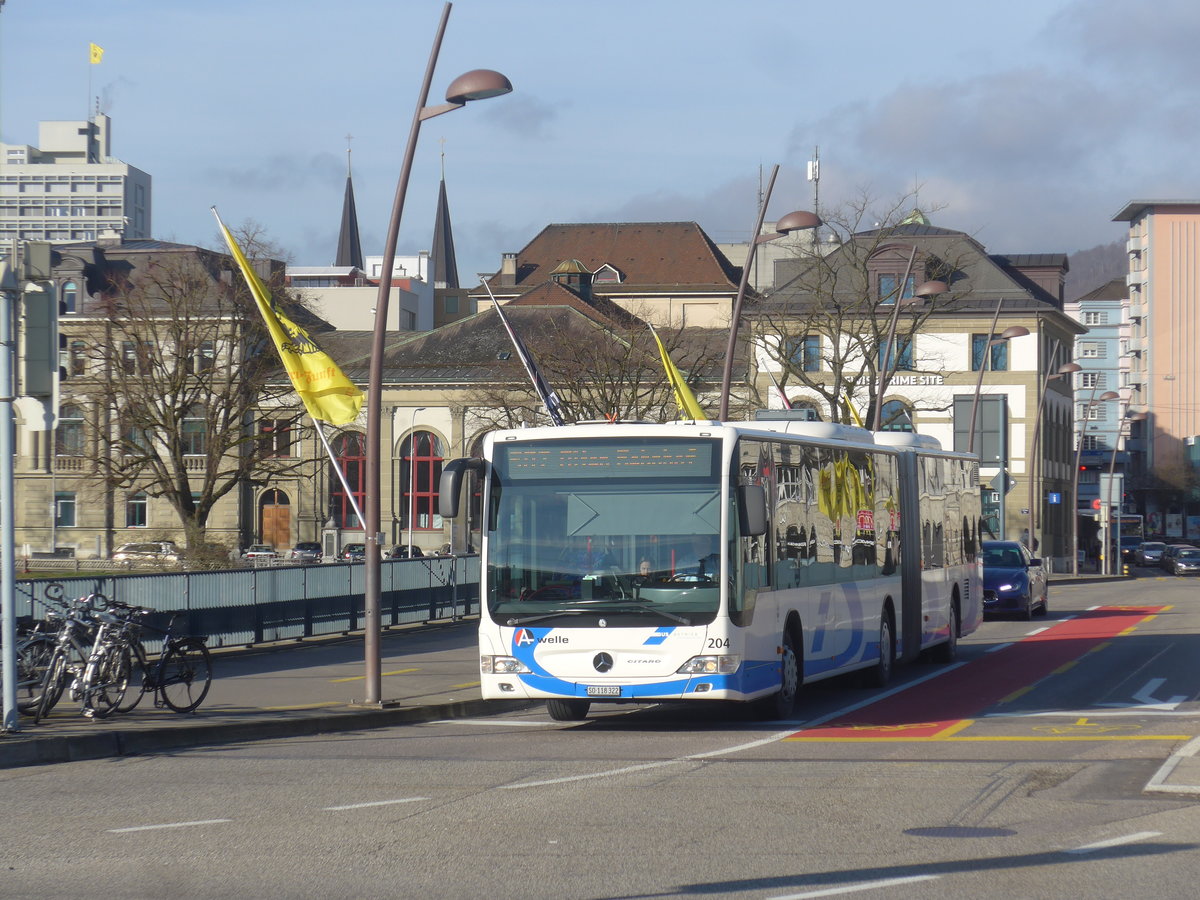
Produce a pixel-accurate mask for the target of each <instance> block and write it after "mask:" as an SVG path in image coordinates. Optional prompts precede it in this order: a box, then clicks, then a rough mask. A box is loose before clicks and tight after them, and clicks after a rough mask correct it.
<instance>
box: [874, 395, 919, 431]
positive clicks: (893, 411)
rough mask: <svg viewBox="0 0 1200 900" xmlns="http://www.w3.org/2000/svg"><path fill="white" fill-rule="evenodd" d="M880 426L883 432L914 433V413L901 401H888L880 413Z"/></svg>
mask: <svg viewBox="0 0 1200 900" xmlns="http://www.w3.org/2000/svg"><path fill="white" fill-rule="evenodd" d="M879 424H880V427H881V429H882V430H883V431H913V430H914V429H913V420H912V411H911V410H910V409H909V408H908V406H907V405H906V404H904V403H902V402H901V401H899V400H888V401H887V402H886V403H884V404H883V409H882V410H881V412H880V416H879Z"/></svg>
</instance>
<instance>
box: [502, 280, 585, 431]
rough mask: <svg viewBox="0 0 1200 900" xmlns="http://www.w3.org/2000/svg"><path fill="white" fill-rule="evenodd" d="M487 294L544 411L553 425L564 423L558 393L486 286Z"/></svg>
mask: <svg viewBox="0 0 1200 900" xmlns="http://www.w3.org/2000/svg"><path fill="white" fill-rule="evenodd" d="M484 287H487V282H484ZM488 296H490V297H491V298H492V303H494V304H495V306H496V315H498V316H499V317H500V321H501V322H503V323H504V330H505V331H507V332H508V336H509V338H510V339H511V340H512V343H513V347H515V348H516V350H517V356H519V357H520V358H521V362H522V363H523V364H524V366H525V371H526V372H527V373H528V374H529V380H530V381H532V382H533V389H534V390H535V391H537V392H538V396H539V397H541V398H542V403H543V404H544V405H545V407H546V413H547V414H548V415H549V416H550V421H551V422H553V423H554V424H555V425H566V424H567V423H566V421H564V420H563V409H562V401H560V400H559V399H558V395H557V394H556V393H554V391H552V390H551V389H550V385H548V384H546V379H545V378H543V377H542V373H541V372H540V371H539V370H538V367H537V363H535V362H534V361H533V357H532V356H531V355H530V353H529V350H528V349H526V347H525V343H524V341H522V340H521V338H520V337H518V336H517V333H516V332H515V331H514V330H513V327H512V324H511V323H510V322H509V321H508V316H506V315H504V309H503V308H502V307H501V306H500V302H499V301H498V300H497V299H496V298H495V296H494V295H493V294H492V290H491V288H490V287H488Z"/></svg>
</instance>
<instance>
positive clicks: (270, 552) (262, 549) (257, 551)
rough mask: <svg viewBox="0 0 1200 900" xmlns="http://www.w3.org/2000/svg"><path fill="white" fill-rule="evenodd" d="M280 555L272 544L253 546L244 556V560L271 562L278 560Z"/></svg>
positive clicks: (248, 548) (247, 549)
mask: <svg viewBox="0 0 1200 900" xmlns="http://www.w3.org/2000/svg"><path fill="white" fill-rule="evenodd" d="M278 556H279V554H278V553H276V552H275V548H274V547H272V546H271V545H270V544H251V545H250V546H249V547H247V548H246V551H245V552H244V553H243V554H242V559H248V560H251V561H254V562H257V561H260V560H261V561H270V560H273V559H276V558H278Z"/></svg>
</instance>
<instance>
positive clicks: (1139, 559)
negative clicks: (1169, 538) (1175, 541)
mask: <svg viewBox="0 0 1200 900" xmlns="http://www.w3.org/2000/svg"><path fill="white" fill-rule="evenodd" d="M1166 546H1167V545H1166V544H1164V543H1163V542H1162V541H1142V542H1141V543H1140V544H1138V545H1137V549H1136V550H1135V551H1134V552H1133V561H1134V562H1135V563H1137V564H1138V565H1139V566H1157V565H1158V563H1159V561H1160V560H1161V559H1162V555H1163V550H1164V549H1165V548H1166Z"/></svg>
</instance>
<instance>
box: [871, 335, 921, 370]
mask: <svg viewBox="0 0 1200 900" xmlns="http://www.w3.org/2000/svg"><path fill="white" fill-rule="evenodd" d="M886 350H887V345H886V344H882V343H881V344H880V345H879V369H880V371H888V372H891V371H898V370H903V371H911V370H912V368H913V339H912V335H911V334H903V335H897V336H896V339H895V340H894V341H893V342H892V350H891V353H885V351H886Z"/></svg>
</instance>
